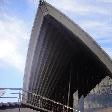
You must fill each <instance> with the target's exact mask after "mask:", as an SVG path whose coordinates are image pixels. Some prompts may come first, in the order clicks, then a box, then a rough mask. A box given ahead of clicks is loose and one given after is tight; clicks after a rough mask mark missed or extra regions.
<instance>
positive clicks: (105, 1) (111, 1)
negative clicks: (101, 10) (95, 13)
mask: <svg viewBox="0 0 112 112" xmlns="http://www.w3.org/2000/svg"><path fill="white" fill-rule="evenodd" d="M100 1H101V2H104V3H112V0H100Z"/></svg>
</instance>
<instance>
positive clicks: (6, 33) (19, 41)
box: [0, 14, 29, 72]
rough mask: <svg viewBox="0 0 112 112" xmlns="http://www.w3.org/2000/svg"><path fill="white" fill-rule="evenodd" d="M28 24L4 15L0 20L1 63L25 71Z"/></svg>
mask: <svg viewBox="0 0 112 112" xmlns="http://www.w3.org/2000/svg"><path fill="white" fill-rule="evenodd" d="M28 38H29V34H28V28H27V26H26V23H25V22H24V21H23V20H21V19H20V18H17V17H15V16H13V15H12V16H11V15H10V16H9V15H8V14H5V15H2V17H1V19H0V62H1V65H2V63H3V65H4V63H6V64H8V65H11V66H13V67H15V68H16V69H18V70H19V71H21V72H23V71H24V65H25V56H26V48H27V44H28V40H29V39H28Z"/></svg>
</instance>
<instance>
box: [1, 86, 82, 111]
mask: <svg viewBox="0 0 112 112" xmlns="http://www.w3.org/2000/svg"><path fill="white" fill-rule="evenodd" d="M6 90H10V91H16V92H10V94H11V95H13V96H8V97H7V96H5V93H3V94H2V96H0V99H6V98H8V99H13V98H14V99H16V101H18V102H21V103H22V104H25V105H29V106H30V107H33V108H35V109H39V110H43V111H45V112H80V111H78V110H76V109H74V108H70V107H68V106H66V105H63V104H61V103H59V102H56V101H54V100H51V99H48V98H46V97H43V96H40V95H37V94H35V93H33V92H29V91H25V90H23V89H21V88H0V91H1V92H5V91H6ZM8 95H9V94H8ZM15 95H16V96H15ZM2 101H4V100H2Z"/></svg>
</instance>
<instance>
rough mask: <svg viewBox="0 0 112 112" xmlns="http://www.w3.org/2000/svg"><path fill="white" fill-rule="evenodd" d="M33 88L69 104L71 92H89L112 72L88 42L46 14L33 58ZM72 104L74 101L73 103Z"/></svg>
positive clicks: (31, 87)
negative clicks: (90, 47) (68, 98)
mask: <svg viewBox="0 0 112 112" xmlns="http://www.w3.org/2000/svg"><path fill="white" fill-rule="evenodd" d="M32 63H33V65H32V70H31V77H30V85H29V90H30V91H33V92H35V93H37V94H40V95H42V96H45V97H48V98H50V99H53V100H55V101H58V102H61V103H63V104H67V96H68V88H69V87H68V86H69V80H70V78H69V77H70V74H71V79H72V80H71V93H70V96H71V98H70V100H71V102H72V95H73V93H74V92H75V91H76V90H79V97H80V96H81V95H86V94H87V93H88V92H89V91H90V90H91V89H92V88H93V87H95V85H96V84H97V83H99V82H100V81H101V79H102V78H104V77H105V76H106V75H109V74H110V73H109V71H108V70H107V68H106V67H105V65H104V64H103V63H102V62H101V61H100V60H99V59H98V58H97V56H96V55H95V54H94V53H93V52H92V51H90V50H89V49H88V47H87V46H86V45H84V43H83V42H82V41H81V40H80V39H78V37H76V36H74V35H73V34H72V33H71V32H70V31H68V30H67V29H66V28H65V27H64V26H63V25H61V24H60V23H59V22H57V21H56V20H55V19H54V18H53V17H51V16H49V15H47V16H45V17H44V20H43V24H42V27H41V30H40V34H39V38H38V41H37V44H36V49H35V53H34V57H33V62H32ZM71 105H72V104H71Z"/></svg>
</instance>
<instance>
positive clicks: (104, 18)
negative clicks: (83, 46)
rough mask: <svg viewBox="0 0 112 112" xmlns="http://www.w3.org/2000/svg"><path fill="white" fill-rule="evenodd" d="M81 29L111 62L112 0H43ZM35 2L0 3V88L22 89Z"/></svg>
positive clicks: (15, 0) (23, 0) (0, 0)
mask: <svg viewBox="0 0 112 112" xmlns="http://www.w3.org/2000/svg"><path fill="white" fill-rule="evenodd" d="M46 1H47V2H48V3H50V4H52V5H53V6H54V7H56V8H57V9H59V10H60V11H61V12H63V13H64V14H66V15H67V16H68V17H69V18H70V19H71V20H73V21H74V22H75V23H76V24H78V25H79V26H80V27H82V28H83V29H84V30H85V31H86V32H87V33H89V35H90V36H92V37H93V39H94V40H95V41H96V42H97V43H98V44H99V45H100V46H101V48H102V49H103V50H105V52H106V53H107V54H108V55H109V56H110V58H111V59H112V0H46ZM38 2H39V1H38V0H0V88H1V87H3V88H6V87H7V88H8V87H14V88H15V87H18V88H22V85H23V77H24V68H25V61H26V55H27V49H28V43H29V39H30V34H31V29H32V26H33V22H34V18H35V14H36V11H37V7H38Z"/></svg>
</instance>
